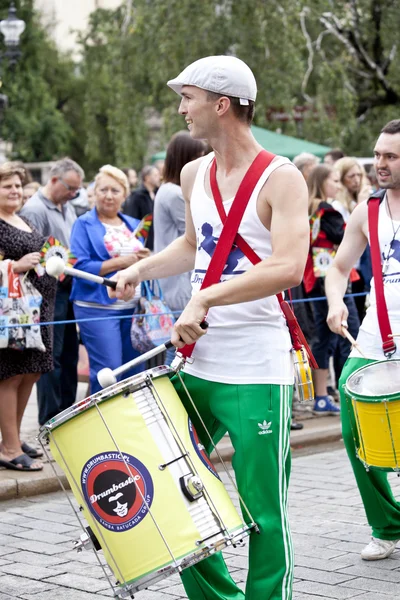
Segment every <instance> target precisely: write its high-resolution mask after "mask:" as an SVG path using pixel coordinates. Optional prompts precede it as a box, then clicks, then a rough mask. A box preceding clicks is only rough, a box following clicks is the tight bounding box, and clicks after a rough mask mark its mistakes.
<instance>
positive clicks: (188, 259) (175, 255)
mask: <svg viewBox="0 0 400 600" xmlns="http://www.w3.org/2000/svg"><path fill="white" fill-rule="evenodd" d="M195 257H196V248H195V247H194V246H193V245H192V244H190V242H189V241H188V240H187V238H186V236H184V235H183V236H182V237H180V238H178V239H176V240H174V241H173V242H172V244H170V245H169V246H167V248H165V250H162V251H161V252H159V253H158V254H154V255H153V256H150V257H149V258H145V259H144V260H141V261H139V262H138V263H136V264H135V265H134V268H135V269H138V270H139V274H140V279H141V281H145V280H146V279H162V278H164V277H171V276H173V275H180V274H181V273H186V272H187V271H191V270H192V269H193V268H194V262H195Z"/></svg>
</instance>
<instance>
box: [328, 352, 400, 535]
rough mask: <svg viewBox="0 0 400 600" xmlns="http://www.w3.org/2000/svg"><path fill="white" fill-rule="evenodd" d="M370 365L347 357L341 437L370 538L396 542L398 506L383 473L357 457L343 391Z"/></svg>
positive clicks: (354, 432) (351, 414) (352, 421)
mask: <svg viewBox="0 0 400 600" xmlns="http://www.w3.org/2000/svg"><path fill="white" fill-rule="evenodd" d="M373 362H376V361H374V360H367V359H365V358H349V359H348V360H347V362H346V364H345V366H344V367H343V371H342V375H341V377H340V381H339V390H340V402H341V419H342V434H343V441H344V444H345V446H346V450H347V454H348V456H349V459H350V462H351V465H352V467H353V471H354V475H355V478H356V480H357V485H358V489H359V490H360V494H361V498H362V501H363V504H364V508H365V512H366V515H367V519H368V523H369V524H370V526H371V527H372V535H373V536H374V537H376V538H379V539H381V540H398V539H400V504H399V503H398V502H397V501H396V500H395V499H394V497H393V494H392V490H391V487H390V484H389V482H388V478H387V473H386V472H384V471H379V470H376V469H370V470H369V471H367V470H366V469H365V467H364V465H363V464H362V462H361V461H360V460H359V459H358V458H357V454H356V445H357V446H359V440H358V435H357V426H356V422H355V417H354V412H353V409H352V407H351V405H350V403H347V401H346V397H345V393H344V388H343V386H344V384H345V383H346V381H347V378H348V377H349V376H350V375H351V374H352V373H354V371H356V370H357V369H360V368H361V367H364V366H365V365H368V364H370V363H373Z"/></svg>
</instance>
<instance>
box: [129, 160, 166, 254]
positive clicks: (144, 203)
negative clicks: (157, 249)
mask: <svg viewBox="0 0 400 600" xmlns="http://www.w3.org/2000/svg"><path fill="white" fill-rule="evenodd" d="M141 179H142V185H141V186H140V187H139V188H138V189H137V190H135V191H133V192H132V193H131V195H130V196H129V197H128V199H127V200H126V202H125V204H124V207H123V209H124V213H125V214H126V215H129V216H130V217H133V218H134V219H139V220H141V219H143V217H146V216H147V215H150V214H151V215H153V210H154V198H155V196H156V192H157V190H158V188H159V187H160V183H161V176H160V171H159V170H158V168H157V167H155V166H154V165H147V166H145V167H143V169H142V172H141ZM146 247H147V248H149V250H153V247H154V231H153V225H152V226H151V227H150V231H149V236H148V238H147V243H146Z"/></svg>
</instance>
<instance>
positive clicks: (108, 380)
mask: <svg viewBox="0 0 400 600" xmlns="http://www.w3.org/2000/svg"><path fill="white" fill-rule="evenodd" d="M200 327H201V328H202V329H207V328H208V323H207V321H203V322H202V323H200ZM173 347H174V345H173V343H172V342H166V343H165V344H160V346H156V348H153V349H152V350H149V351H148V352H145V353H144V354H141V355H140V356H138V357H137V358H134V359H133V360H130V361H129V362H127V363H125V364H124V365H121V366H120V367H117V368H116V369H114V370H112V369H110V368H108V367H106V368H105V369H101V370H100V371H99V372H98V373H97V381H98V382H99V384H100V385H101V387H102V388H106V387H108V386H110V385H114V383H117V377H118V375H121V374H122V373H125V371H128V370H129V369H133V368H134V367H136V366H137V365H140V364H141V363H142V362H144V361H145V360H149V359H150V358H153V357H154V356H157V354H161V353H162V352H164V351H165V350H169V349H170V348H173Z"/></svg>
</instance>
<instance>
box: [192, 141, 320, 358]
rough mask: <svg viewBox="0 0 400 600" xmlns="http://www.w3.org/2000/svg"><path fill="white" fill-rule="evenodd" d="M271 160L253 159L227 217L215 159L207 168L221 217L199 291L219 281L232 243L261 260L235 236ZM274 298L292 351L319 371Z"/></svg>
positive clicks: (286, 309) (288, 312)
mask: <svg viewBox="0 0 400 600" xmlns="http://www.w3.org/2000/svg"><path fill="white" fill-rule="evenodd" d="M274 158H275V155H274V154H271V153H270V152H267V151H266V150H262V151H261V152H260V153H259V154H258V155H257V156H256V158H255V159H254V161H253V162H252V164H251V165H250V167H249V169H248V171H247V172H246V174H245V176H244V178H243V180H242V182H241V184H240V186H239V189H238V191H237V193H236V196H235V199H234V201H233V204H232V207H231V209H230V211H229V214H228V216H227V215H226V213H225V209H224V205H223V201H222V197H221V193H220V191H219V188H218V183H217V177H216V172H217V164H216V160H215V158H214V159H213V161H212V163H211V168H210V184H211V191H212V193H213V196H214V201H215V205H216V207H217V210H218V214H219V216H220V218H221V221H222V224H223V228H222V232H221V236H220V238H219V240H218V242H217V246H216V248H215V251H214V254H213V256H212V258H211V261H210V264H209V266H208V269H207V272H206V274H205V277H204V280H203V283H202V286H201V288H200V289H205V288H207V287H209V286H210V285H213V284H215V283H218V282H219V280H220V278H221V275H222V272H223V270H224V267H225V265H226V261H227V258H228V255H229V253H230V251H231V249H232V245H233V244H236V245H237V246H238V248H240V250H241V251H242V252H243V254H245V256H246V257H247V258H248V259H249V261H250V262H251V263H252V264H253V265H255V264H257V263H259V262H260V261H261V258H260V257H259V256H258V255H257V254H256V253H255V252H254V250H253V249H252V248H251V247H250V246H249V245H248V243H247V242H246V241H245V240H244V239H243V238H242V236H241V235H240V234H239V233H238V230H239V226H240V223H241V221H242V218H243V215H244V211H245V210H246V207H247V205H248V203H249V200H250V197H251V195H252V193H253V191H254V188H255V186H256V184H257V182H258V180H259V179H260V177H261V175H262V173H263V172H264V171H265V169H266V168H267V167H268V165H269V164H270V163H271V162H272V160H273V159H274ZM276 297H277V299H278V302H279V305H280V307H281V310H282V312H283V314H284V315H285V318H286V322H287V326H288V328H289V331H290V336H291V338H292V344H293V348H294V349H295V350H299V349H300V348H301V347H302V346H304V348H305V350H306V352H307V355H308V357H309V361H310V364H311V366H312V367H313V368H318V365H317V363H316V361H315V358H314V357H313V355H312V352H311V350H310V348H309V346H308V344H307V341H306V339H305V337H304V334H303V332H302V330H301V328H300V325H299V324H298V322H297V319H296V317H295V315H294V313H293V311H292V309H291V308H290V306H289V304H288V303H287V302H286V301H285V300H284V299H283V296H282V294H281V293H279V294H277V295H276ZM194 346H195V344H192V345H190V346H185V347H184V348H182V350H181V351H180V352H181V354H182V355H183V356H184V357H185V358H189V357H190V356H191V355H192V352H193V349H194Z"/></svg>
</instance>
